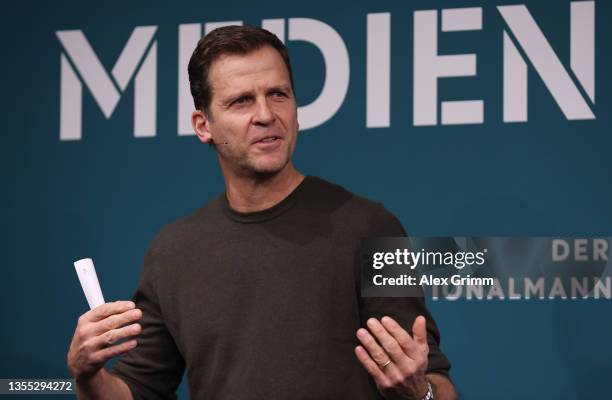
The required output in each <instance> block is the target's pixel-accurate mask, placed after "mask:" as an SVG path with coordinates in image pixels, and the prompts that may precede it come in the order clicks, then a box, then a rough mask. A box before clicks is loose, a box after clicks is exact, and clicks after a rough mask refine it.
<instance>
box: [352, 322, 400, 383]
mask: <svg viewBox="0 0 612 400" xmlns="http://www.w3.org/2000/svg"><path fill="white" fill-rule="evenodd" d="M357 338H358V339H359V340H360V341H361V344H363V347H364V349H365V350H367V352H368V353H369V356H370V358H371V359H372V360H373V361H374V362H375V363H376V364H377V365H378V366H379V369H380V370H381V371H382V372H383V373H384V374H385V376H386V377H387V378H389V379H390V380H391V381H394V382H401V381H402V380H403V376H404V375H403V373H402V372H401V371H400V369H399V368H398V366H397V365H396V364H395V363H394V362H393V360H392V359H391V358H390V357H389V355H387V353H386V352H385V350H384V349H383V348H382V347H381V346H380V345H379V344H378V343H377V342H376V339H374V337H373V336H372V335H371V334H370V332H368V331H367V330H366V329H363V328H361V329H359V330H358V331H357ZM404 358H405V359H406V360H408V357H406V356H404ZM383 365H384V367H383ZM403 368H404V369H406V365H404V366H403ZM408 368H409V367H408Z"/></svg>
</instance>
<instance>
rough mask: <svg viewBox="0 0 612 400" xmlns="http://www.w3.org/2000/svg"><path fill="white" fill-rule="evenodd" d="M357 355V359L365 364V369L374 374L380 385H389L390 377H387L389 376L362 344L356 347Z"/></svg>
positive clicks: (373, 376)
mask: <svg viewBox="0 0 612 400" xmlns="http://www.w3.org/2000/svg"><path fill="white" fill-rule="evenodd" d="M355 355H356V356H357V359H358V360H359V362H360V363H361V365H363V367H364V368H365V370H366V371H368V373H369V374H370V375H371V376H372V378H374V380H375V381H376V383H377V384H378V385H380V386H388V384H389V382H388V381H389V378H387V376H386V375H385V373H384V372H383V371H382V370H381V369H380V367H379V366H378V364H376V362H375V361H374V360H372V357H370V355H369V354H368V352H367V351H366V349H364V348H363V347H361V346H357V347H355Z"/></svg>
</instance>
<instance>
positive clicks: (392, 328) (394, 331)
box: [381, 316, 423, 359]
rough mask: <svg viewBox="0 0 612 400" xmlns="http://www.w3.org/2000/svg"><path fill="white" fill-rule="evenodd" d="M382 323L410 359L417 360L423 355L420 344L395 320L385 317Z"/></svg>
mask: <svg viewBox="0 0 612 400" xmlns="http://www.w3.org/2000/svg"><path fill="white" fill-rule="evenodd" d="M381 322H382V324H383V326H384V327H385V328H386V329H387V331H388V332H389V333H390V334H391V335H393V337H394V338H395V340H397V343H399V345H400V346H401V348H402V350H403V351H404V353H405V354H406V355H407V356H408V357H410V358H412V359H415V358H417V357H418V356H420V355H422V353H423V352H422V351H421V349H420V348H419V344H418V343H417V342H416V341H415V340H414V339H413V338H412V337H410V334H409V333H408V332H406V330H405V329H404V328H402V327H401V325H400V324H398V323H397V322H396V321H395V320H394V319H393V318H391V317H386V316H385V317H383V318H382V319H381Z"/></svg>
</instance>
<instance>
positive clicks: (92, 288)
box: [74, 258, 104, 310]
mask: <svg viewBox="0 0 612 400" xmlns="http://www.w3.org/2000/svg"><path fill="white" fill-rule="evenodd" d="M74 268H75V269H76V273H77V275H78V276H79V281H80V282H81V287H82V288H83V292H85V297H86V298H87V302H88V303H89V308H91V309H92V310H93V309H94V308H96V307H98V306H99V305H102V304H104V297H103V296H102V289H100V282H98V275H96V268H95V267H94V264H93V260H92V259H91V258H84V259H82V260H79V261H75V262H74Z"/></svg>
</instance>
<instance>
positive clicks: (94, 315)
mask: <svg viewBox="0 0 612 400" xmlns="http://www.w3.org/2000/svg"><path fill="white" fill-rule="evenodd" d="M135 307H136V305H135V304H134V302H133V301H115V302H113V303H104V304H102V305H100V306H98V307H96V308H94V309H93V310H89V311H87V312H86V313H85V314H83V315H82V318H83V319H84V320H85V321H86V322H97V321H100V320H102V319H104V318H106V317H108V316H111V315H113V314H119V313H122V312H125V311H128V310H131V309H132V308H135Z"/></svg>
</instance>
